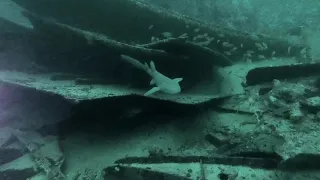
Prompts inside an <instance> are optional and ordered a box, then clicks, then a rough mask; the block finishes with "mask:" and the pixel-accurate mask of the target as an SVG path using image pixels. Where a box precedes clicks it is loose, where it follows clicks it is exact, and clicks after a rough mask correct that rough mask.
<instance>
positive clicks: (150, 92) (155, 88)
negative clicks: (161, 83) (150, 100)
mask: <svg viewBox="0 0 320 180" xmlns="http://www.w3.org/2000/svg"><path fill="white" fill-rule="evenodd" d="M158 91H160V88H159V87H154V88H152V89H150V90H149V91H148V92H146V93H144V96H150V95H151V94H154V93H156V92H158Z"/></svg>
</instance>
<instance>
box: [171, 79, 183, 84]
mask: <svg viewBox="0 0 320 180" xmlns="http://www.w3.org/2000/svg"><path fill="white" fill-rule="evenodd" d="M173 80H174V81H175V82H177V83H179V82H180V81H182V80H183V78H174V79H173Z"/></svg>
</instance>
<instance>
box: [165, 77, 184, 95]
mask: <svg viewBox="0 0 320 180" xmlns="http://www.w3.org/2000/svg"><path fill="white" fill-rule="evenodd" d="M182 80H183V78H175V79H172V80H171V81H170V82H167V83H166V84H162V87H161V88H160V89H161V90H162V91H164V92H166V93H168V94H178V93H180V92H181V87H180V84H179V82H181V81H182Z"/></svg>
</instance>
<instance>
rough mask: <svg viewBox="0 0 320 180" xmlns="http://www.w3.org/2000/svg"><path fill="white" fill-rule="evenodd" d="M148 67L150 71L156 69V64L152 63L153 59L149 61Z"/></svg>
mask: <svg viewBox="0 0 320 180" xmlns="http://www.w3.org/2000/svg"><path fill="white" fill-rule="evenodd" d="M150 69H151V71H157V69H156V65H155V64H154V62H153V61H150Z"/></svg>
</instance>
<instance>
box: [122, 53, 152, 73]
mask: <svg viewBox="0 0 320 180" xmlns="http://www.w3.org/2000/svg"><path fill="white" fill-rule="evenodd" d="M121 58H122V59H123V60H125V61H126V62H128V63H130V64H132V65H133V66H134V67H136V68H138V69H141V70H144V71H146V72H147V73H148V74H151V69H150V68H149V66H148V64H147V63H145V64H142V63H141V62H140V61H138V60H136V59H134V58H132V57H130V56H126V55H121Z"/></svg>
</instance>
